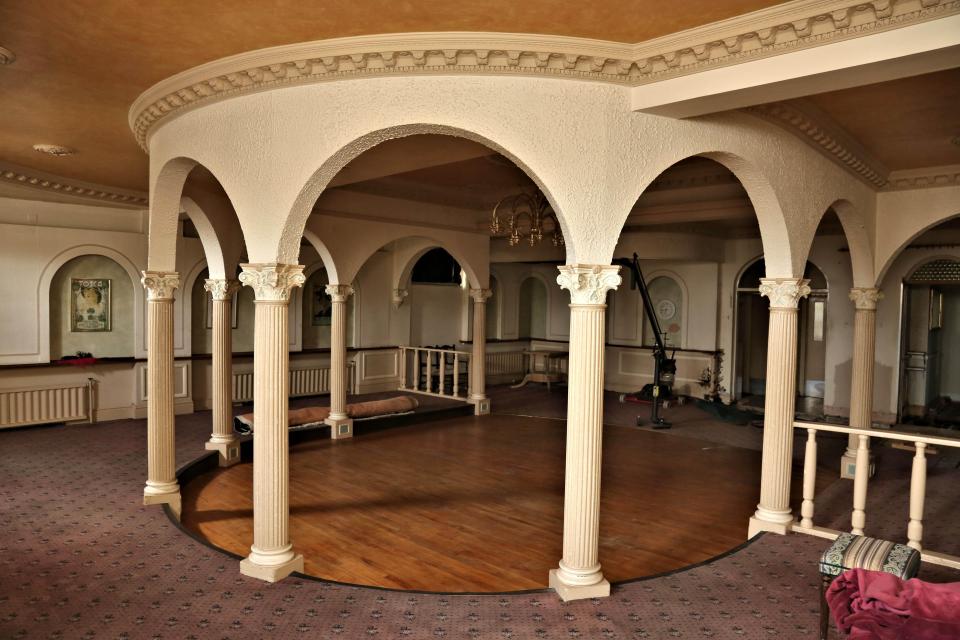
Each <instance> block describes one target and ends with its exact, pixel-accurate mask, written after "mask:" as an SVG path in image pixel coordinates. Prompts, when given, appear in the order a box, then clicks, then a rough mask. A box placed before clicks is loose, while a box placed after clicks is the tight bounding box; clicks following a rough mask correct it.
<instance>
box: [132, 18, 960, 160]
mask: <svg viewBox="0 0 960 640" xmlns="http://www.w3.org/2000/svg"><path fill="white" fill-rule="evenodd" d="M957 12H960V0H866V1H860V2H856V3H854V2H851V1H850V0H794V1H793V2H787V3H783V4H780V5H776V6H773V7H769V8H767V9H763V10H760V11H755V12H752V13H748V14H744V15H741V16H737V17H734V18H731V19H728V20H722V21H719V22H714V23H712V24H708V25H704V26H702V27H697V28H695V29H688V30H686V31H681V32H679V33H675V34H671V35H669V36H664V37H661V38H655V39H653V40H648V41H646V42H643V43H639V44H625V43H620V42H610V41H603V40H590V39H586V38H569V37H562V36H545V35H533V34H512V33H467V32H440V33H410V34H394V35H376V36H358V37H351V38H336V39H332V40H323V41H318V42H308V43H303V44H296V45H286V46H281V47H273V48H270V49H261V50H259V51H252V52H249V53H244V54H240V55H236V56H231V57H229V58H224V59H222V60H217V61H214V62H210V63H208V64H205V65H201V66H199V67H195V68H193V69H190V70H187V71H185V72H183V73H180V74H178V75H175V76H173V77H171V78H168V79H167V80H164V81H162V82H160V83H158V84H156V85H154V86H153V87H151V88H150V89H148V90H147V91H145V92H144V93H143V94H141V95H140V97H139V98H137V100H136V101H135V102H134V104H133V106H132V107H131V108H130V113H129V123H130V128H131V129H132V131H133V133H134V135H135V136H136V138H137V141H138V142H139V143H140V145H141V146H142V147H143V148H144V149H147V139H148V136H149V133H150V130H151V129H152V128H153V127H154V126H155V125H156V124H157V123H158V122H160V121H161V120H163V119H165V118H169V117H170V116H172V115H174V114H176V113H179V112H182V110H183V109H185V108H189V107H194V106H199V105H202V104H206V103H208V102H210V101H213V100H219V99H223V98H228V97H231V96H235V95H238V94H241V93H245V92H250V91H258V90H262V89H267V88H271V87H282V86H286V85H291V84H298V83H308V82H320V81H326V80H343V79H346V78H364V77H371V76H382V75H390V74H424V73H426V74H429V73H435V74H436V73H443V74H450V73H482V74H485V75H491V74H514V75H515V74H521V75H540V76H551V77H563V78H572V79H580V80H592V81H600V82H611V83H616V84H623V85H628V86H636V85H640V84H644V83H648V82H656V81H658V80H663V79H666V78H671V77H675V76H678V75H685V74H690V73H696V72H698V71H703V70H706V69H711V68H716V67H720V66H726V65H732V64H737V63H740V62H746V61H751V60H756V59H758V58H763V57H767V56H771V55H778V54H781V53H786V52H789V51H793V50H799V49H804V48H808V47H815V46H819V45H824V44H828V43H831V42H835V41H837V40H843V39H848V38H856V37H860V36H863V35H867V34H869V33H872V32H878V31H885V30H889V29H895V28H898V27H903V26H907V25H909V24H913V23H916V22H922V21H925V20H931V19H935V18H939V17H944V16H947V15H950V14H953V13H957Z"/></svg>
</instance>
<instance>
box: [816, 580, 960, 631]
mask: <svg viewBox="0 0 960 640" xmlns="http://www.w3.org/2000/svg"><path fill="white" fill-rule="evenodd" d="M827 603H828V604H829V605H830V613H831V614H832V615H833V619H834V622H836V623H837V627H838V628H839V629H840V630H841V631H842V632H844V633H846V634H849V635H848V637H849V638H850V639H851V640H907V639H909V640H956V639H958V638H960V582H952V583H948V584H933V583H929V582H923V581H922V580H919V579H917V578H913V579H912V580H907V581H904V580H901V579H900V578H898V577H896V576H894V575H891V574H889V573H883V572H881V571H867V570H865V569H852V570H850V571H846V572H844V573H843V574H842V575H840V576H838V577H837V578H836V580H834V581H833V583H832V584H831V585H830V588H829V589H828V590H827Z"/></svg>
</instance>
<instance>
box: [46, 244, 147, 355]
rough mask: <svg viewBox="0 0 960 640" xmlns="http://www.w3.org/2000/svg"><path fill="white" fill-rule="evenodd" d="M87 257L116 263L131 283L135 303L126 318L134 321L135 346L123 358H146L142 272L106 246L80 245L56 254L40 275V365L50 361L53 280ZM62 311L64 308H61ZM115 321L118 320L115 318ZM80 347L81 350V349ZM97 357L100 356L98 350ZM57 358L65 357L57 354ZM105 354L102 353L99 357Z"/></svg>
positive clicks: (132, 336) (132, 331)
mask: <svg viewBox="0 0 960 640" xmlns="http://www.w3.org/2000/svg"><path fill="white" fill-rule="evenodd" d="M87 256H99V257H101V258H106V259H108V260H110V261H111V262H112V263H114V264H116V265H117V266H118V267H119V268H120V269H122V271H123V272H124V274H125V277H126V282H128V283H129V285H130V289H129V290H128V291H130V296H131V301H132V309H131V310H130V314H129V316H128V318H127V319H126V322H132V326H131V327H130V337H131V339H132V343H131V344H130V345H129V348H127V349H126V351H127V352H126V353H125V354H124V355H130V356H134V357H137V358H141V357H146V350H145V349H144V348H143V347H142V345H143V343H144V335H145V331H144V309H145V301H144V293H143V287H142V286H141V284H140V273H139V272H138V271H137V268H136V265H135V264H134V262H133V261H132V260H130V259H129V258H128V257H127V256H125V255H123V254H121V253H120V252H118V251H116V250H114V249H111V248H109V247H104V246H100V245H81V246H77V247H71V248H70V249H67V250H65V251H63V252H61V253H59V254H58V255H56V256H55V257H54V258H53V259H52V260H50V262H48V263H47V265H46V266H45V267H44V268H43V272H42V273H41V276H40V282H39V285H38V290H37V300H38V301H39V310H38V311H39V313H38V323H39V327H40V332H39V335H40V354H39V360H40V361H41V362H48V361H50V359H51V355H52V354H51V327H52V318H51V297H52V296H53V294H54V292H53V291H52V290H51V287H52V284H53V282H54V279H55V278H56V276H57V274H58V272H60V270H61V269H62V268H63V267H64V265H66V264H68V263H69V262H71V261H72V260H75V259H78V258H83V257H87ZM86 277H92V278H95V277H98V276H96V275H94V274H89V276H86ZM64 304H66V305H67V307H66V308H67V309H69V300H66V301H64ZM61 309H62V308H61ZM66 320H67V323H68V324H67V327H68V328H69V318H67V319H66ZM114 321H116V319H114ZM80 348H81V347H78V349H80ZM83 350H85V351H91V349H83ZM93 353H94V355H98V354H97V353H96V352H95V351H94V352H93ZM56 355H57V356H60V355H64V354H62V353H61V354H56ZM100 355H102V354H100Z"/></svg>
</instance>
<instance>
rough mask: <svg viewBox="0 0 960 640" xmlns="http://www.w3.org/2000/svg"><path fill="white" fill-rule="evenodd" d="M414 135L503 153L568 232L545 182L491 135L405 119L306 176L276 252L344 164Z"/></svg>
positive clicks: (291, 237) (284, 250)
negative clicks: (469, 143)
mask: <svg viewBox="0 0 960 640" xmlns="http://www.w3.org/2000/svg"><path fill="white" fill-rule="evenodd" d="M415 135H446V136H453V137H457V138H465V139H467V140H472V141H473V142H477V143H480V144H482V145H484V146H486V147H488V148H490V149H492V150H494V151H497V152H498V153H500V154H501V155H503V156H504V157H506V158H508V159H509V160H510V161H511V162H513V163H514V164H515V165H516V166H517V167H518V168H520V170H522V171H523V172H524V173H525V174H527V176H528V177H529V178H530V179H531V180H532V181H533V182H534V183H535V184H536V185H537V188H538V189H540V191H541V192H542V193H543V194H544V196H545V197H546V198H547V200H548V201H549V203H550V205H551V207H552V208H553V211H554V212H555V213H556V215H557V220H558V221H559V222H560V228H561V231H562V232H563V233H564V237H566V234H567V232H568V229H567V228H566V227H565V223H564V220H563V213H562V210H561V208H560V206H559V205H558V203H557V201H556V199H555V198H554V197H553V195H552V193H551V191H550V189H549V188H548V186H547V185H546V184H545V183H544V182H543V181H542V180H541V179H540V178H539V177H538V176H537V174H536V173H534V171H533V170H532V169H531V168H530V167H529V166H528V165H527V164H526V163H525V162H524V161H523V160H521V159H520V158H519V157H518V156H517V155H516V154H514V153H513V152H511V151H510V150H509V149H507V148H506V147H505V146H504V145H502V144H500V143H497V142H495V141H494V140H493V139H492V138H489V137H487V136H484V135H482V134H480V133H476V132H474V131H472V130H470V129H465V128H460V127H456V126H451V125H446V124H434V123H422V122H408V123H403V124H395V125H393V126H389V127H384V128H382V129H378V130H375V131H370V132H367V133H365V134H364V135H362V136H359V137H357V138H356V139H354V140H352V141H350V142H349V143H347V144H345V145H344V146H342V147H341V148H340V149H338V150H337V151H336V152H335V153H334V154H333V155H331V156H330V157H329V158H327V159H326V160H325V161H324V162H323V163H322V164H321V165H320V166H319V168H318V169H317V170H316V171H315V172H314V173H313V174H312V175H311V176H310V178H309V179H308V180H307V182H306V184H304V186H303V188H302V189H301V190H300V192H299V193H298V195H297V198H296V200H295V201H294V203H293V206H292V207H291V210H290V215H289V217H288V218H287V219H286V221H285V222H284V225H283V235H282V236H281V238H280V247H279V249H278V252H279V254H280V255H285V254H287V253H288V252H289V251H290V249H289V248H288V245H289V244H291V243H293V242H296V239H297V238H298V237H299V236H300V235H302V232H303V229H304V226H305V225H306V221H307V218H308V217H309V215H310V212H311V210H312V209H313V205H314V204H315V203H316V201H317V198H319V197H320V194H321V193H322V192H323V190H324V189H325V188H326V186H327V185H328V184H329V183H330V181H331V180H332V179H333V178H334V176H336V175H337V174H338V173H339V172H340V171H341V170H342V169H343V168H344V167H345V166H347V164H348V163H349V162H350V161H351V160H353V159H354V158H356V157H357V156H359V155H360V154H362V153H363V152H365V151H368V150H370V149H372V148H373V147H375V146H376V145H378V144H380V143H382V142H385V141H387V140H394V139H397V138H405V137H409V136H415Z"/></svg>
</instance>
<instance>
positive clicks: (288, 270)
mask: <svg viewBox="0 0 960 640" xmlns="http://www.w3.org/2000/svg"><path fill="white" fill-rule="evenodd" d="M240 268H241V269H242V270H243V271H242V273H241V274H240V282H241V283H243V284H244V285H246V286H248V287H251V288H252V289H253V293H254V295H255V296H256V300H257V302H289V301H290V292H291V291H292V290H293V288H294V287H302V286H303V283H304V282H305V281H306V278H305V277H304V275H303V265H302V264H277V263H266V264H241V265H240Z"/></svg>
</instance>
